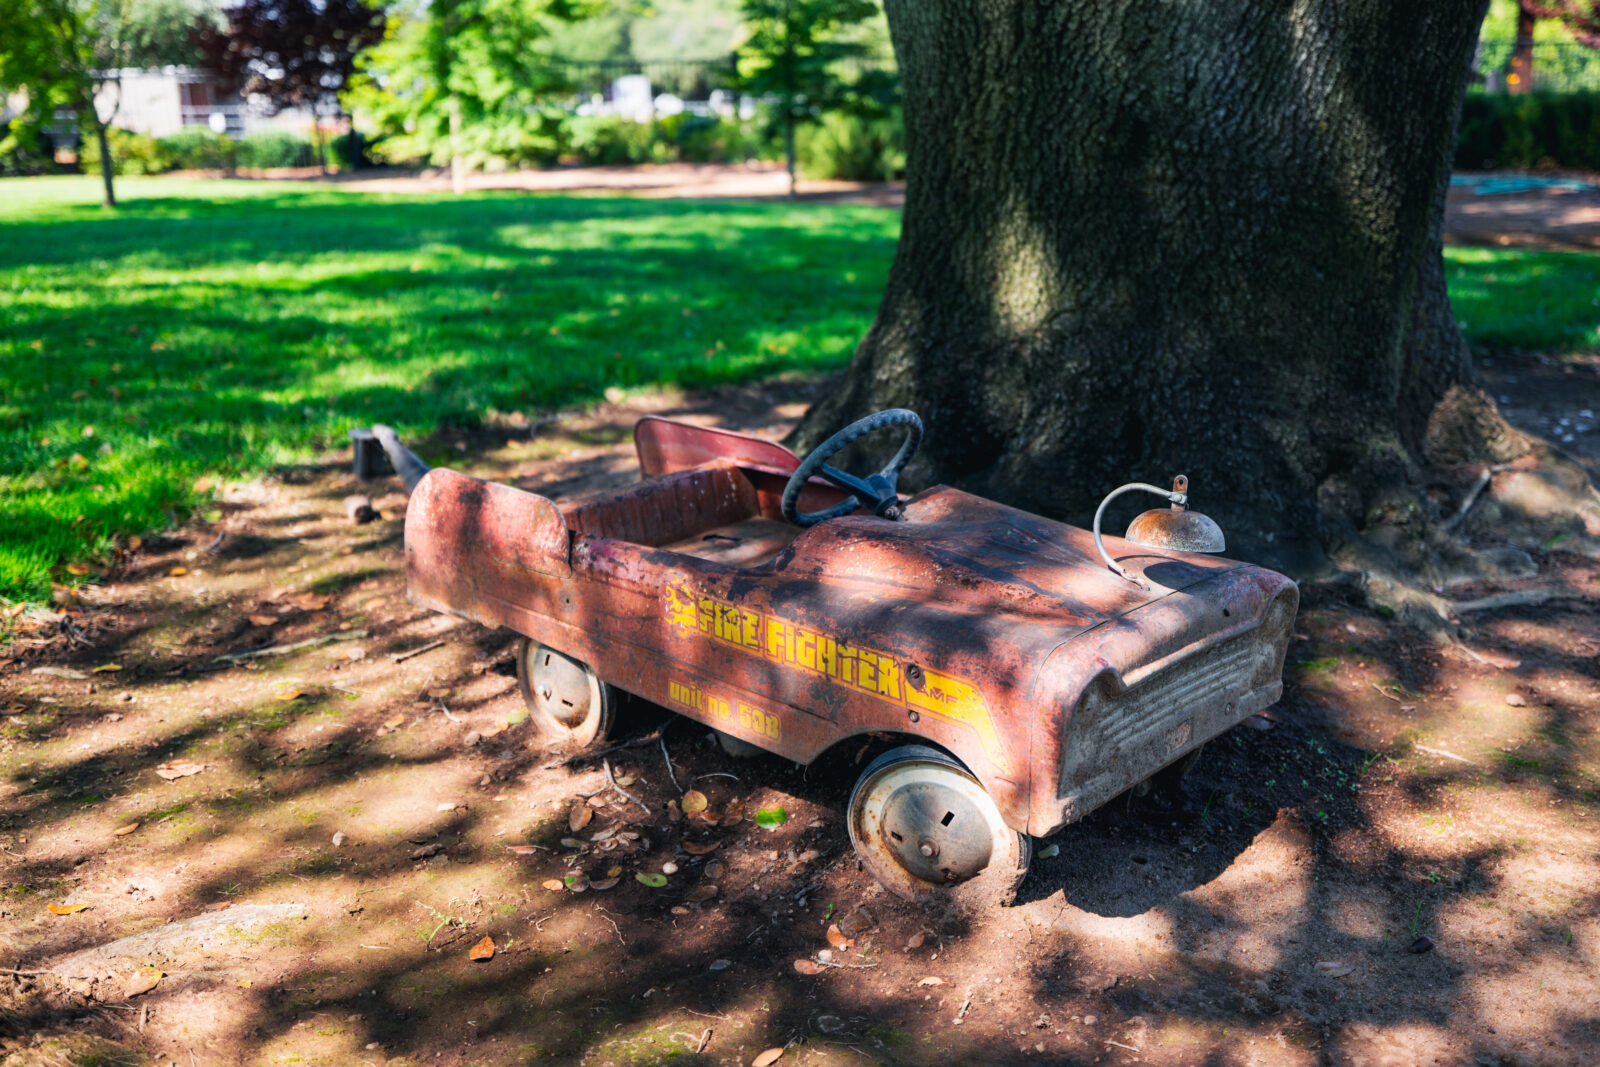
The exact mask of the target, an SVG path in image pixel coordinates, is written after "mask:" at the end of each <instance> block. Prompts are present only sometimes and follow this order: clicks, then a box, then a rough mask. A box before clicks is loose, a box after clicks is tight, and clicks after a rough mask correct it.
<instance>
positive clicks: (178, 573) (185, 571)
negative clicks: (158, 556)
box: [167, 567, 189, 578]
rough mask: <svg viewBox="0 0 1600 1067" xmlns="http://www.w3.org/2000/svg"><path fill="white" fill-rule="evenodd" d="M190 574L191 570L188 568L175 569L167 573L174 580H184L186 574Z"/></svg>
mask: <svg viewBox="0 0 1600 1067" xmlns="http://www.w3.org/2000/svg"><path fill="white" fill-rule="evenodd" d="M188 573H189V568H188V567H174V568H172V569H171V570H170V571H168V572H167V574H168V575H169V576H171V577H173V578H182V577H183V576H184V575H185V574H188Z"/></svg>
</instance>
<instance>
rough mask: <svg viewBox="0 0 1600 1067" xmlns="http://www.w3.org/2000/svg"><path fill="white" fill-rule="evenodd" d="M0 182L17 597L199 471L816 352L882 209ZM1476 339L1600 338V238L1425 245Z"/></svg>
mask: <svg viewBox="0 0 1600 1067" xmlns="http://www.w3.org/2000/svg"><path fill="white" fill-rule="evenodd" d="M118 189H119V193H120V195H121V196H122V197H123V201H124V203H123V207H122V208H121V209H120V210H118V211H116V212H114V213H113V212H106V211H103V210H102V209H101V208H100V207H99V206H98V200H97V187H96V183H95V181H94V180H93V179H90V178H81V179H22V180H19V179H11V180H6V181H0V596H4V597H12V598H17V597H24V598H43V597H47V596H48V595H49V590H50V583H51V582H52V581H58V582H61V581H72V580H75V579H73V578H72V577H71V576H69V575H68V574H66V572H65V570H64V567H65V564H66V563H67V562H69V561H85V562H88V563H90V564H91V565H92V564H93V563H94V562H95V560H96V559H98V558H103V557H104V555H105V553H106V552H107V550H108V548H109V546H110V545H111V544H112V542H113V541H115V540H116V539H118V538H122V537H126V536H128V535H130V534H133V533H142V532H145V531H148V530H152V529H156V528H159V527H162V526H164V525H166V524H168V523H169V522H171V521H172V520H173V519H174V518H175V517H176V516H178V515H180V514H182V513H184V512H185V511H187V510H188V509H189V508H191V507H193V506H194V505H195V504H196V503H197V502H198V501H199V500H200V499H201V495H202V494H198V493H197V492H196V491H195V488H194V486H195V481H196V479H197V478H200V477H201V476H202V475H222V476H229V475H235V474H242V473H248V472H251V471H259V470H264V469H268V468H271V467H274V466H278V465H282V464H286V463H293V462H298V461H302V460H304V459H306V458H307V457H308V456H310V455H312V454H313V453H314V452H316V451H317V450H318V449H321V448H324V447H326V446H328V445H331V444H338V443H340V442H342V440H343V438H344V434H345V432H346V431H347V430H349V429H350V428H351V427H353V426H363V425H369V424H371V423H373V422H388V423H390V424H391V425H394V426H396V427H397V428H398V429H399V430H400V431H401V432H402V434H405V435H409V436H411V437H413V438H415V437H417V436H419V435H424V434H427V433H428V432H430V431H432V430H434V429H436V428H437V427H438V426H439V425H440V424H441V423H450V424H458V425H470V424H472V423H474V422H475V421H477V420H479V419H481V418H483V417H484V416H485V415H486V414H487V413H489V412H491V411H494V410H499V411H517V410H521V411H529V410H535V409H540V408H554V407H565V406H569V405H577V404H583V403H585V402H588V401H592V400H594V399H596V398H598V397H600V396H601V395H603V393H604V391H605V389H606V388H608V387H610V386H613V385H618V386H623V387H632V386H641V387H642V386H651V385H656V384H664V383H677V384H683V385H690V386H693V385H704V384H710V383H714V382H719V381H728V380H734V379H741V378H751V377H758V376H764V375H770V374H773V373H776V372H779V371H784V370H802V371H805V370H825V369H830V368H835V367H839V366H842V365H843V364H844V363H845V362H846V361H847V360H848V358H849V355H850V352H851V350H852V349H853V347H854V345H855V343H856V341H857V340H858V339H859V338H860V337H861V335H862V333H863V332H864V331H865V329H866V327H867V325H868V323H869V322H870V321H871V317H872V314H873V311H874V310H875V309H876V306H877V301H878V296H879V294H880V292H881V291H882V287H883V282H884V278H885V276H886V274H887V271H888V265H889V260H890V258H891V257H892V255H893V252H894V243H895V237H896V234H897V233H898V229H899V219H898V216H896V215H895V214H894V213H892V212H888V211H884V210H881V209H877V208H860V207H845V206H836V205H798V206H796V205H788V204H783V203H776V202H774V203H763V204H729V203H708V202H703V201H699V202H697V201H647V200H634V199H626V198H590V197H543V196H540V197H535V196H527V195H521V194H514V193H513V194H482V195H472V196H466V197H461V198H456V197H450V196H373V195H368V194H358V193H341V192H337V191H330V190H328V189H327V188H326V187H322V186H317V185H314V184H309V183H307V184H300V183H291V182H244V181H239V182H215V181H212V182H207V181H180V180H170V179H160V178H155V179H124V180H122V181H120V182H119V186H118ZM1447 257H1448V267H1449V270H1450V276H1451V291H1452V296H1453V298H1454V300H1455V303H1456V308H1457V311H1458V313H1459V314H1460V316H1461V318H1462V320H1463V322H1464V323H1465V324H1466V328H1467V332H1468V336H1469V337H1470V338H1471V339H1472V340H1473V342H1474V343H1475V344H1478V345H1480V346H1486V347H1505V346H1515V347H1521V348H1541V349H1543V348H1557V349H1571V348H1579V347H1591V348H1592V347H1595V346H1600V336H1597V334H1600V331H1597V326H1596V324H1597V322H1600V307H1596V306H1595V303H1594V301H1595V299H1596V294H1597V289H1600V286H1597V283H1596V277H1597V275H1600V257H1596V256H1586V255H1571V254H1558V253H1526V252H1513V251H1498V250H1495V251H1484V250H1477V249H1451V250H1449V252H1448V253H1447Z"/></svg>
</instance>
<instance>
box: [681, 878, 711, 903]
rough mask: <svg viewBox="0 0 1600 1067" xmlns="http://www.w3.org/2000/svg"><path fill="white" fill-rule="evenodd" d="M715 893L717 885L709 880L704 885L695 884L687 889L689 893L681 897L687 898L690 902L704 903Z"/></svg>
mask: <svg viewBox="0 0 1600 1067" xmlns="http://www.w3.org/2000/svg"><path fill="white" fill-rule="evenodd" d="M716 895H717V887H716V886H714V885H712V884H711V883H710V882H707V883H705V884H704V885H697V886H695V887H694V888H693V889H691V890H690V891H689V895H688V896H686V897H684V898H683V899H684V900H687V901H688V902H689V903H691V904H704V903H705V902H706V901H708V900H710V899H711V898H712V897H714V896H716Z"/></svg>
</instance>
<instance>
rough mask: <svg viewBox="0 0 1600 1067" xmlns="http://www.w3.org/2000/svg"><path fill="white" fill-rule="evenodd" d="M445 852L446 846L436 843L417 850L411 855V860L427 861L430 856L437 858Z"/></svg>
mask: <svg viewBox="0 0 1600 1067" xmlns="http://www.w3.org/2000/svg"><path fill="white" fill-rule="evenodd" d="M443 851H444V846H443V845H441V844H439V843H438V842H437V841H435V842H434V843H433V844H431V845H423V846H422V847H421V848H419V849H417V850H416V851H415V852H413V853H412V854H411V858H412V859H414V860H425V859H427V858H428V857H429V856H437V855H438V854H439V853H441V852H443Z"/></svg>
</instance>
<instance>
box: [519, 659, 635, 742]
mask: <svg viewBox="0 0 1600 1067" xmlns="http://www.w3.org/2000/svg"><path fill="white" fill-rule="evenodd" d="M517 683H518V684H519V685H520V687H521V689H522V701H523V703H524V704H526V705H527V706H528V720H529V722H531V723H532V724H533V731H534V734H535V735H536V737H537V738H538V740H539V742H540V743H541V744H545V745H548V746H550V747H552V748H559V749H562V750H565V751H569V752H576V751H579V750H582V749H585V748H588V747H589V746H590V745H593V744H594V743H596V742H597V741H600V740H603V739H604V738H605V736H606V734H607V733H608V732H609V731H610V729H611V719H612V715H613V713H614V711H615V707H616V692H615V690H613V689H612V687H611V686H609V685H607V684H606V683H605V682H602V681H601V680H600V679H599V677H598V676H596V675H595V673H594V671H592V670H590V669H589V666H588V664H586V663H584V662H582V661H581V660H576V659H573V658H572V657H571V656H568V655H566V654H565V653H562V652H558V651H556V650H555V649H553V648H551V647H550V646H549V645H542V644H540V643H539V642H537V641H535V640H533V639H532V638H529V637H524V638H523V639H522V640H521V641H520V642H519V643H518V644H517Z"/></svg>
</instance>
